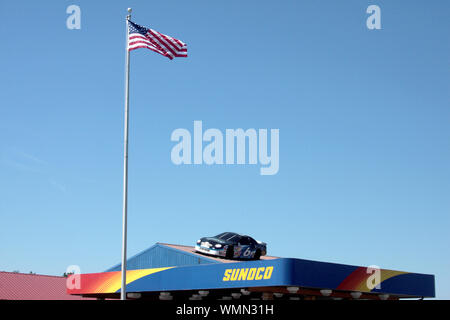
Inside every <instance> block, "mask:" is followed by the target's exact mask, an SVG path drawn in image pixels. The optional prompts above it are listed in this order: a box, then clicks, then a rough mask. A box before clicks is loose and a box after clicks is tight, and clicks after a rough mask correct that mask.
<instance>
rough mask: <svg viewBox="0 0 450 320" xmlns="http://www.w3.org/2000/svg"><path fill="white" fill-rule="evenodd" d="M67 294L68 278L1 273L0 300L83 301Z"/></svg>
mask: <svg viewBox="0 0 450 320" xmlns="http://www.w3.org/2000/svg"><path fill="white" fill-rule="evenodd" d="M81 299H84V298H82V297H79V296H72V295H69V294H67V293H66V278H64V277H58V276H45V275H38V274H27V273H15V272H0V300H81Z"/></svg>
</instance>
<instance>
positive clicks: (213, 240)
mask: <svg viewBox="0 0 450 320" xmlns="http://www.w3.org/2000/svg"><path fill="white" fill-rule="evenodd" d="M195 251H197V252H200V253H204V254H208V255H212V256H217V257H223V258H227V259H259V258H260V257H261V256H264V255H266V253H267V244H266V243H264V242H261V241H257V240H255V239H253V238H252V237H249V236H246V235H241V234H237V233H234V232H223V233H221V234H218V235H217V236H214V237H203V238H201V239H200V240H197V244H196V245H195Z"/></svg>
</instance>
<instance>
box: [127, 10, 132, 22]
mask: <svg viewBox="0 0 450 320" xmlns="http://www.w3.org/2000/svg"><path fill="white" fill-rule="evenodd" d="M127 11H128V15H127V20H130V18H131V11H133V9H131V8H128V9H127Z"/></svg>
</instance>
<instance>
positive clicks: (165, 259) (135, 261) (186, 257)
mask: <svg viewBox="0 0 450 320" xmlns="http://www.w3.org/2000/svg"><path fill="white" fill-rule="evenodd" d="M261 259H262V260H269V259H276V257H268V256H263V257H261ZM239 261H242V260H228V259H221V258H215V257H212V256H207V255H203V254H200V253H197V252H195V250H194V247H192V246H184V245H176V244H168V243H157V244H155V245H153V246H151V247H150V248H148V249H146V250H144V251H142V252H140V253H138V254H137V255H135V256H133V257H131V258H130V259H128V260H127V270H137V269H149V268H161V267H173V266H191V265H197V264H210V263H229V262H239ZM120 270H121V263H119V264H117V265H115V266H114V267H112V268H111V269H108V270H106V271H120Z"/></svg>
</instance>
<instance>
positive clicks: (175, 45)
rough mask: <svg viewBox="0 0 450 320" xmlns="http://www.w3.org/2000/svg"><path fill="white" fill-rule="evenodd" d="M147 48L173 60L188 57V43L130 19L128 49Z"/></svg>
mask: <svg viewBox="0 0 450 320" xmlns="http://www.w3.org/2000/svg"><path fill="white" fill-rule="evenodd" d="M139 48H147V49H150V50H152V51H155V52H157V53H159V54H162V55H163V56H165V57H167V58H169V59H170V60H172V59H173V58H176V57H187V45H186V44H185V43H184V42H183V41H180V40H178V39H175V38H172V37H170V36H167V35H165V34H162V33H160V32H158V31H156V30H153V29H147V28H145V27H142V26H140V25H137V24H135V23H134V22H131V21H128V51H132V50H135V49H139Z"/></svg>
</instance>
